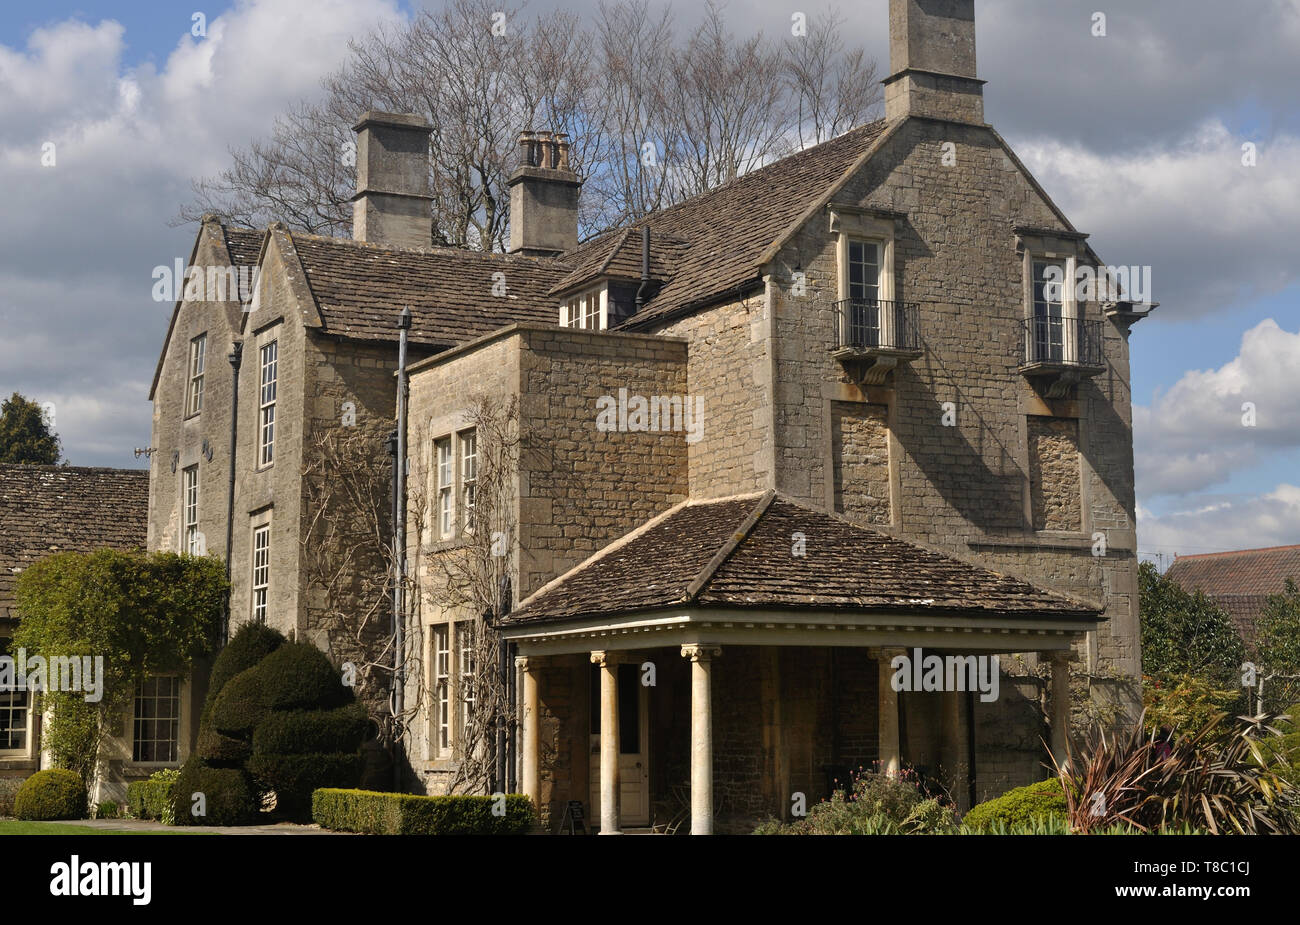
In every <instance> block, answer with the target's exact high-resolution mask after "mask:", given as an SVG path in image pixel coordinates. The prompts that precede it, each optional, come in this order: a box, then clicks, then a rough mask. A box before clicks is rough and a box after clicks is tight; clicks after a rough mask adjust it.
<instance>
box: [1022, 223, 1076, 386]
mask: <svg viewBox="0 0 1300 925" xmlns="http://www.w3.org/2000/svg"><path fill="white" fill-rule="evenodd" d="M1039 264H1046V265H1057V266H1060V267H1061V269H1062V275H1063V277H1064V278H1063V279H1062V281H1061V294H1060V295H1061V298H1060V306H1061V359H1060V361H1059V362H1062V363H1077V362H1078V359H1079V318H1080V313H1079V301H1078V292H1077V291H1076V289H1077V287H1078V273H1079V270H1078V266H1079V264H1078V258H1077V257H1076V256H1075V255H1074V254H1066V253H1061V252H1059V251H1030V250H1029V249H1028V248H1026V250H1025V276H1026V279H1027V280H1028V291H1027V293H1026V298H1025V317H1026V319H1027V320H1028V322H1029V331H1030V337H1031V338H1033V337H1036V336H1037V318H1038V314H1037V312H1038V301H1039V300H1038V282H1039V281H1038V273H1037V268H1038V265H1039ZM1051 304H1056V303H1055V302H1053V303H1051ZM1049 314H1050V309H1049ZM1031 349H1032V348H1031V347H1030V344H1029V343H1026V347H1025V350H1026V354H1027V355H1026V357H1025V359H1026V361H1029V360H1031V359H1032V355H1031V354H1029V351H1030V350H1031ZM1053 362H1056V361H1055V360H1053Z"/></svg>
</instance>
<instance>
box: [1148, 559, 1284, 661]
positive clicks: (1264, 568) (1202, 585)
mask: <svg viewBox="0 0 1300 925" xmlns="http://www.w3.org/2000/svg"><path fill="white" fill-rule="evenodd" d="M1165 576H1166V577H1167V578H1171V579H1173V580H1174V581H1176V582H1178V584H1180V585H1182V586H1183V588H1185V589H1187V590H1188V591H1204V592H1205V595H1206V597H1208V598H1210V599H1211V600H1213V601H1214V602H1215V603H1216V604H1218V605H1219V606H1220V607H1222V608H1223V609H1224V610H1226V611H1227V612H1228V615H1229V616H1230V617H1231V618H1232V623H1233V625H1234V626H1236V627H1237V632H1239V633H1240V634H1241V636H1242V638H1243V639H1245V640H1246V642H1247V643H1253V642H1254V639H1255V629H1256V624H1257V623H1258V621H1259V615H1260V612H1261V611H1262V610H1263V609H1264V604H1265V602H1266V601H1267V600H1268V598H1269V596H1270V595H1273V594H1280V593H1281V592H1282V591H1284V590H1285V589H1286V580H1287V579H1288V578H1294V579H1295V580H1296V581H1297V582H1300V546H1272V547H1268V548H1265V549H1240V550H1236V551H1233V552H1211V553H1204V554H1201V555H1195V556H1179V557H1178V558H1177V559H1175V560H1174V564H1173V565H1171V566H1169V570H1168V571H1167V572H1165Z"/></svg>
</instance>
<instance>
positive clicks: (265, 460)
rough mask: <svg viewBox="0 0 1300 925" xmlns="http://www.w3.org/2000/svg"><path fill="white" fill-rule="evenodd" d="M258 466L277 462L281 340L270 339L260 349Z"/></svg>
mask: <svg viewBox="0 0 1300 925" xmlns="http://www.w3.org/2000/svg"><path fill="white" fill-rule="evenodd" d="M258 361H259V362H258V370H259V379H258V382H259V386H258V391H257V401H258V405H257V407H258V414H257V468H259V469H265V468H266V467H267V466H270V465H272V464H273V463H274V462H275V401H276V393H277V392H278V391H279V379H280V342H279V341H278V340H273V341H269V342H268V343H265V344H263V345H262V347H261V349H260V350H259V351H258Z"/></svg>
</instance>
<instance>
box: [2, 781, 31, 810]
mask: <svg viewBox="0 0 1300 925" xmlns="http://www.w3.org/2000/svg"><path fill="white" fill-rule="evenodd" d="M24 780H25V778H22V777H0V816H12V815H13V814H14V797H16V796H17V795H18V790H19V788H21V787H22V785H23V781H24Z"/></svg>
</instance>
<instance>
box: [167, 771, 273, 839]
mask: <svg viewBox="0 0 1300 925" xmlns="http://www.w3.org/2000/svg"><path fill="white" fill-rule="evenodd" d="M198 793H201V794H203V796H204V802H205V804H206V805H205V806H204V809H205V813H204V814H203V815H194V813H193V812H192V810H193V809H194V795H195V794H198ZM260 809H261V800H260V798H259V796H258V793H257V790H256V788H254V786H253V782H252V780H250V779H249V776H248V772H247V771H245V770H243V769H242V768H213V767H209V766H208V765H206V764H205V763H204V762H203V760H202V759H200V758H190V760H189V761H186V762H185V767H183V768H181V773H180V779H179V780H177V781H176V786H175V787H174V788H173V790H172V802H171V811H172V817H173V820H174V822H175V824H176V825H249V824H251V823H253V822H256V821H257V817H258V812H259V810H260Z"/></svg>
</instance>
